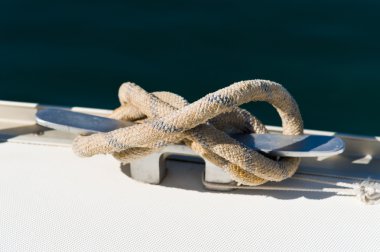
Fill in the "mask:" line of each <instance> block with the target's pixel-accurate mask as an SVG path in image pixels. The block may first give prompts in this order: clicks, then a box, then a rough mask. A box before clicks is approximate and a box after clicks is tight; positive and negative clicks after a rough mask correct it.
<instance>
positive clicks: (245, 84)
mask: <svg viewBox="0 0 380 252" xmlns="http://www.w3.org/2000/svg"><path fill="white" fill-rule="evenodd" d="M119 100H120V103H121V106H120V107H119V108H118V109H116V110H115V111H114V112H113V113H112V115H111V117H112V118H114V119H119V120H126V121H132V122H135V123H136V124H135V125H133V126H130V127H126V128H122V129H118V130H114V131H111V132H107V133H96V134H93V135H89V136H78V137H77V138H76V139H75V140H74V144H73V149H74V151H75V152H76V153H77V154H78V155H80V156H86V157H88V156H93V155H96V154H113V155H114V157H116V158H117V159H119V160H120V161H122V162H125V163H128V162H130V161H132V160H134V159H137V158H140V157H142V156H145V155H148V154H150V153H152V152H155V151H157V150H159V149H160V148H163V147H164V146H166V145H168V144H178V143H185V144H186V145H188V146H189V147H190V148H191V149H193V150H194V151H195V152H197V153H198V154H199V155H201V156H202V157H204V158H206V159H208V160H209V161H210V162H212V163H214V164H215V165H217V166H219V167H221V168H222V169H224V170H225V171H226V172H227V173H229V175H230V176H231V178H232V179H234V180H235V181H237V182H238V183H241V184H244V185H260V184H263V183H265V182H266V181H281V180H284V179H286V178H289V177H291V176H292V175H293V174H294V173H295V172H296V170H297V168H298V166H299V164H300V158H289V157H284V158H280V159H278V160H277V159H276V160H273V159H271V158H269V157H266V156H264V155H262V154H260V153H258V152H256V151H254V150H252V149H250V148H247V147H246V146H245V145H243V144H242V143H240V142H238V141H236V140H234V139H233V138H231V137H230V136H229V134H234V133H247V134H248V133H256V134H263V133H267V129H266V128H265V126H264V125H263V124H262V123H261V122H260V120H258V119H257V118H256V117H254V116H253V115H252V114H250V113H249V112H248V111H246V110H244V109H241V108H239V107H238V106H239V105H241V104H244V103H248V102H252V101H264V102H267V103H269V104H271V105H272V106H273V107H274V108H275V109H276V110H277V112H278V114H279V115H280V117H281V121H282V126H283V134H285V135H300V134H302V133H303V122H302V118H301V114H300V111H299V109H298V105H297V103H296V102H295V100H294V99H293V98H292V96H291V95H290V94H289V93H288V91H287V90H286V89H285V88H284V87H282V86H281V85H280V84H278V83H275V82H271V81H267V80H247V81H241V82H237V83H234V84H232V85H230V86H228V87H226V88H223V89H220V90H218V91H216V92H214V93H210V94H208V95H206V96H205V97H203V98H201V99H199V100H198V101H196V102H194V103H191V104H189V103H188V102H187V101H186V100H185V99H184V98H182V97H181V96H178V95H176V94H173V93H169V92H154V93H148V92H146V91H145V90H143V89H142V88H141V87H139V86H137V85H136V84H134V83H130V82H128V83H124V84H122V85H121V87H120V89H119Z"/></svg>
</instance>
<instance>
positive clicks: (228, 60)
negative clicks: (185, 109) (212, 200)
mask: <svg viewBox="0 0 380 252" xmlns="http://www.w3.org/2000/svg"><path fill="white" fill-rule="evenodd" d="M379 25H380V2H379V1H369V0H364V1H347V0H346V1H336V0H334V1H333V0H330V1H306V0H300V1H294V0H289V1H257V2H254V1H221V0H219V1H182V2H180V1H166V2H165V3H158V1H135V2H134V3H132V2H127V1H104V2H100V1H82V0H79V1H67V0H66V1H58V2H57V1H17V0H15V1H1V3H0V83H1V89H0V90H1V91H0V99H3V100H22V101H30V102H40V103H45V104H57V105H79V106H89V107H102V108H113V107H115V106H117V105H118V100H117V96H116V95H117V89H118V86H119V85H120V84H121V83H122V82H124V81H134V82H136V83H138V84H139V85H141V86H143V87H144V88H146V89H147V90H149V91H154V90H170V91H173V92H176V93H178V94H180V95H183V96H185V97H186V98H187V99H188V100H190V101H194V100H196V99H197V98H199V97H201V96H203V95H205V94H206V93H208V92H212V91H214V90H217V89H219V88H222V87H224V86H226V85H229V84H230V83H232V82H235V81H239V80H245V79H253V78H261V79H270V80H274V81H277V82H279V83H282V84H283V85H284V86H285V87H286V88H287V89H288V90H289V91H290V92H291V93H292V94H293V95H294V97H295V98H296V100H297V101H298V103H299V105H300V108H301V111H302V113H303V117H304V120H305V126H306V127H307V128H313V129H321V130H332V131H340V132H349V133H359V134H373V135H380V111H379V109H378V107H379V104H380V102H379V99H378V97H379V94H380V85H379V84H380V29H379ZM248 108H249V109H250V110H251V111H252V112H253V113H254V114H256V115H258V116H259V117H260V118H261V119H262V120H263V121H264V122H265V123H269V124H278V123H279V120H278V117H277V115H276V114H275V112H274V110H271V109H269V106H264V105H249V106H248Z"/></svg>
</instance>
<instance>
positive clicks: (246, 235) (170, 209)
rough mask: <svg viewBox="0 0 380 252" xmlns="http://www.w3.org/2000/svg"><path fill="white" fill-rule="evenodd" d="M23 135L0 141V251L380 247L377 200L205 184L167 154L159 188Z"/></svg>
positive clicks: (104, 160) (108, 162)
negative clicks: (211, 187)
mask: <svg viewBox="0 0 380 252" xmlns="http://www.w3.org/2000/svg"><path fill="white" fill-rule="evenodd" d="M0 112H1V111H0ZM17 123H20V122H15V121H8V122H3V123H2V124H1V125H2V131H3V132H5V133H7V132H8V133H9V132H10V130H11V129H12V128H13V130H12V132H15V130H14V127H16V126H17V125H16V124H17ZM22 123H23V125H24V124H25V122H22ZM17 127H24V128H21V129H23V130H25V129H28V127H25V126H20V125H18V126H17ZM30 127H32V128H33V126H30ZM19 129H20V128H19ZM21 129H20V130H21ZM8 133H7V134H8ZM47 134H49V133H48V132H47ZM32 138H38V136H36V135H33V134H32V135H24V136H18V137H16V136H12V137H9V140H10V141H6V142H3V143H1V144H0V251H141V250H143V251H205V250H206V251H222V250H226V251H253V250H273V249H275V250H282V251H285V250H289V251H292V250H305V249H309V250H321V249H324V250H334V251H336V250H340V251H342V250H349V251H362V250H366V251H375V250H378V248H379V247H380V235H379V234H378V231H379V227H380V205H374V206H368V205H365V204H363V203H361V202H360V201H359V200H357V199H356V198H355V197H344V196H333V195H329V194H319V193H297V192H267V191H239V190H237V191H233V192H225V193H221V192H214V191H207V190H205V189H204V187H203V185H202V183H201V175H202V171H203V168H202V166H200V165H199V166H197V165H194V164H190V163H180V162H174V161H169V162H168V164H167V165H168V169H169V170H168V174H167V177H166V178H165V179H164V181H163V183H162V184H161V185H148V184H143V183H140V182H137V181H134V180H133V179H131V178H130V177H129V176H127V175H126V174H125V173H124V172H123V171H122V169H121V168H120V165H119V163H118V162H117V161H115V160H114V159H113V158H112V157H111V156H96V157H93V158H86V159H83V158H78V157H76V156H75V155H74V154H73V153H72V152H71V149H70V146H69V142H70V138H68V139H67V142H65V141H60V144H57V143H56V142H54V141H53V140H51V141H50V142H49V141H48V140H46V139H45V140H44V141H41V142H38V141H29V140H28V139H32ZM3 139H4V137H3Z"/></svg>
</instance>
